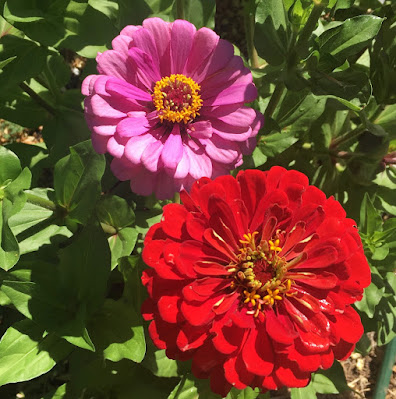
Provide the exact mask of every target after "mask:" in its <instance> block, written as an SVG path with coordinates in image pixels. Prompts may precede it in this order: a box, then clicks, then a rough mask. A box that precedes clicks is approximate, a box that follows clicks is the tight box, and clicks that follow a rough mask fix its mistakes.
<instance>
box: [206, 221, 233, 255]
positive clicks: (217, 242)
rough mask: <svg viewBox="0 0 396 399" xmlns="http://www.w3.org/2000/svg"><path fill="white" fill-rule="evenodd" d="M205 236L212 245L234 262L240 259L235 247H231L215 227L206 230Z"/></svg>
mask: <svg viewBox="0 0 396 399" xmlns="http://www.w3.org/2000/svg"><path fill="white" fill-rule="evenodd" d="M204 238H205V240H206V241H207V242H208V244H209V245H210V246H211V247H213V248H214V249H216V250H217V251H219V252H220V253H221V254H223V255H224V256H225V257H226V258H228V259H230V260H233V261H234V262H237V261H238V259H237V257H236V255H235V253H234V250H233V248H232V247H230V246H229V245H228V244H227V243H226V242H225V241H224V239H223V238H222V237H221V236H219V234H217V233H216V232H215V231H214V230H213V229H210V228H209V229H206V230H205V232H204Z"/></svg>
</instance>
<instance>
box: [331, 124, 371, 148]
mask: <svg viewBox="0 0 396 399" xmlns="http://www.w3.org/2000/svg"><path fill="white" fill-rule="evenodd" d="M364 130H365V127H364V126H359V127H357V128H356V129H353V130H351V131H349V132H347V133H345V134H344V135H342V136H340V137H336V138H335V139H334V140H333V141H332V143H331V144H330V149H334V148H337V147H339V146H340V145H342V144H345V143H347V142H348V141H350V140H352V139H354V138H357V137H359V136H360V135H361V134H362V133H363V132H364Z"/></svg>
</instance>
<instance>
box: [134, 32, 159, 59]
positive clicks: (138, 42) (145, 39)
mask: <svg viewBox="0 0 396 399" xmlns="http://www.w3.org/2000/svg"><path fill="white" fill-rule="evenodd" d="M133 46H136V47H138V48H139V49H140V50H142V51H143V52H145V53H146V54H149V55H150V56H151V58H152V60H153V62H154V64H156V65H159V59H158V52H157V46H156V44H155V41H154V37H153V35H152V34H151V32H150V31H149V30H148V29H144V28H141V29H138V30H136V31H135V32H134V33H133Z"/></svg>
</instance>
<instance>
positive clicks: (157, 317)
mask: <svg viewBox="0 0 396 399" xmlns="http://www.w3.org/2000/svg"><path fill="white" fill-rule="evenodd" d="M181 198H182V201H183V205H179V204H170V205H166V206H165V207H164V215H163V218H162V220H161V222H160V223H158V224H156V225H154V226H152V227H151V229H150V230H149V232H148V234H147V237H146V240H145V248H144V251H143V259H144V261H145V262H146V263H147V265H148V266H150V267H151V269H148V270H146V271H145V273H144V276H143V283H144V285H145V286H146V287H147V289H148V292H149V296H150V298H149V299H148V300H147V301H146V302H145V304H144V306H143V313H144V316H145V318H146V319H147V320H153V321H152V322H151V324H150V327H149V331H150V335H151V337H152V339H153V340H154V343H155V344H156V345H157V346H158V347H159V348H164V349H166V353H167V355H168V357H170V358H175V359H181V360H184V359H192V371H193V373H194V374H195V375H196V376H197V377H198V378H208V377H210V378H211V386H212V390H213V391H214V392H216V393H219V394H221V395H226V394H227V392H228V391H229V390H230V388H231V387H232V386H235V387H236V388H238V389H243V388H245V387H246V386H251V387H260V388H262V389H264V390H265V389H277V388H280V387H282V386H288V387H303V386H305V385H307V384H308V382H309V380H310V375H311V372H313V371H316V370H318V369H319V368H322V369H326V368H329V367H330V366H331V365H332V363H333V361H334V358H336V359H345V358H346V357H348V356H349V354H350V353H351V351H352V350H353V349H354V347H355V343H356V342H357V341H358V340H359V338H360V337H361V335H362V333H363V327H362V324H361V322H360V318H359V316H358V314H357V313H356V312H355V310H354V309H353V308H352V306H351V304H352V303H354V302H355V301H357V300H360V299H361V298H362V293H363V288H364V287H367V286H368V285H369V283H370V269H369V266H368V263H367V261H366V258H365V256H364V253H363V249H362V244H361V240H360V237H359V234H358V231H357V229H356V227H355V222H354V221H353V220H351V219H347V218H346V215H345V211H344V210H343V208H342V207H341V205H340V204H339V202H337V201H336V200H334V198H332V197H331V198H328V199H326V196H325V194H324V193H323V192H322V191H321V190H319V189H318V188H316V187H314V186H310V185H308V179H307V177H306V176H305V175H303V174H302V173H300V172H297V171H294V170H290V171H286V170H285V169H283V168H280V167H273V168H272V169H271V170H270V171H268V172H261V171H258V170H247V171H244V172H240V173H239V174H238V176H237V178H236V179H235V178H233V177H231V176H222V177H218V178H217V179H215V180H213V181H212V180H210V179H208V178H202V179H200V180H199V181H197V182H196V183H195V184H194V186H193V188H192V190H191V193H190V194H188V193H187V192H185V191H184V192H182V193H181Z"/></svg>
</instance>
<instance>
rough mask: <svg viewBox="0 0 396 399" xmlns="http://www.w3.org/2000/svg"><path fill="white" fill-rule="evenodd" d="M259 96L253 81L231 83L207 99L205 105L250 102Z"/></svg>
mask: <svg viewBox="0 0 396 399" xmlns="http://www.w3.org/2000/svg"><path fill="white" fill-rule="evenodd" d="M256 97H257V89H256V86H255V85H254V84H253V83H249V84H247V85H246V84H242V85H239V84H238V85H231V86H229V87H227V88H226V89H224V90H223V91H221V92H219V93H218V94H216V95H215V96H213V97H210V98H207V99H205V100H204V101H205V105H206V106H208V105H212V106H215V105H227V104H233V103H249V102H251V101H253V100H255V99H256Z"/></svg>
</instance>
